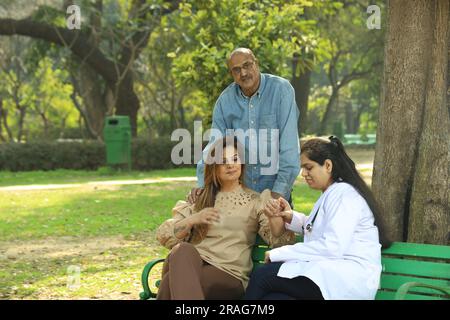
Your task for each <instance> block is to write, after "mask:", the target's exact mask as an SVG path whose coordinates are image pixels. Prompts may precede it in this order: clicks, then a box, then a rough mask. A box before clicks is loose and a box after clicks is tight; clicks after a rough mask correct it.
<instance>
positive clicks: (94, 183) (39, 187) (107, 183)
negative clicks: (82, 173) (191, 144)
mask: <svg viewBox="0 0 450 320" xmlns="http://www.w3.org/2000/svg"><path fill="white" fill-rule="evenodd" d="M178 181H186V182H191V181H197V177H177V178H158V179H142V180H111V181H92V182H85V183H72V184H42V185H40V184H33V185H27V186H11V187H0V192H1V191H30V190H49V189H67V188H79V187H83V186H119V185H128V184H151V183H161V182H178Z"/></svg>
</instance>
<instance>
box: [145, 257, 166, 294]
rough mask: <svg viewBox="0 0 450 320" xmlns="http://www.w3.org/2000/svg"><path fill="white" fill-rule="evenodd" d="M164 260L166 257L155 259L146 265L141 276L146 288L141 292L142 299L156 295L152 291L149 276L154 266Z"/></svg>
mask: <svg viewBox="0 0 450 320" xmlns="http://www.w3.org/2000/svg"><path fill="white" fill-rule="evenodd" d="M164 260H165V259H154V260H152V261H150V262H149V263H147V264H146V265H145V267H144V270H143V271H142V276H141V282H142V287H143V288H144V291H143V292H141V293H140V294H139V298H140V299H141V300H148V299H150V298H155V297H156V293H154V292H152V291H151V290H150V287H149V286H148V276H149V275H150V271H151V270H152V268H153V267H154V266H155V265H157V264H158V263H161V262H164Z"/></svg>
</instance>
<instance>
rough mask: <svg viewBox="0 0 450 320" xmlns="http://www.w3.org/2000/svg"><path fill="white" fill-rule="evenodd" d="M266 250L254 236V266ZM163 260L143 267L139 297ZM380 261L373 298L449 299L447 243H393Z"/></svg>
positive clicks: (146, 293)
mask: <svg viewBox="0 0 450 320" xmlns="http://www.w3.org/2000/svg"><path fill="white" fill-rule="evenodd" d="M298 239H299V238H298ZM300 240H301V239H300ZM268 249H269V247H268V246H267V244H266V243H264V241H263V240H262V239H261V238H260V237H259V236H258V237H257V240H256V244H255V247H254V248H253V251H252V260H253V264H254V268H257V267H258V266H259V265H261V264H263V263H264V252H266V251H267V250H268ZM163 261H164V259H155V260H153V261H151V262H149V263H148V264H147V265H146V266H145V267H144V270H143V272H142V278H141V280H142V286H143V288H144V291H143V292H141V293H140V295H139V296H140V299H141V300H147V299H150V298H155V297H156V293H154V292H152V291H151V290H150V287H149V283H148V279H149V275H150V271H151V269H152V268H153V267H154V266H155V265H157V264H158V263H162V262H163ZM382 264H383V271H382V274H381V283H380V288H379V289H378V292H377V295H376V300H449V299H450V246H441V245H431V244H418V243H405V242H394V243H393V244H392V246H391V247H390V248H389V249H385V250H382ZM159 283H160V280H156V282H155V287H159Z"/></svg>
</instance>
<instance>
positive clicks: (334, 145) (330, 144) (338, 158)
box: [301, 136, 392, 248]
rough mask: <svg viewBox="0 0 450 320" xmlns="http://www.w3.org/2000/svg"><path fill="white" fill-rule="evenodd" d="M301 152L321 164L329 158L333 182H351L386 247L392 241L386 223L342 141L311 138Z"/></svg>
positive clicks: (332, 138)
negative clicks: (369, 212)
mask: <svg viewBox="0 0 450 320" xmlns="http://www.w3.org/2000/svg"><path fill="white" fill-rule="evenodd" d="M301 153H302V154H304V155H305V156H307V157H308V158H309V159H310V160H312V161H314V162H317V163H318V164H320V165H321V166H323V164H324V163H325V160H326V159H329V160H331V162H332V163H333V169H332V172H331V178H332V179H333V181H334V182H338V183H339V182H346V183H348V184H351V185H352V186H353V187H354V188H355V189H356V190H357V191H358V193H359V194H360V195H361V196H362V197H363V198H364V199H365V200H366V202H367V204H368V205H369V208H370V210H372V213H373V216H374V219H375V225H376V226H377V228H378V235H379V240H380V243H381V245H382V247H383V248H388V247H389V246H390V245H391V243H392V242H391V241H390V240H389V238H388V236H387V232H386V225H385V223H384V221H383V217H382V215H381V210H380V207H379V206H378V204H377V201H376V200H375V197H374V196H373V193H372V191H371V190H370V188H369V186H368V185H367V184H366V183H365V182H364V180H363V179H362V178H361V176H360V174H359V172H358V170H356V166H355V162H353V160H352V159H350V157H349V156H348V155H347V153H346V152H345V149H344V145H343V144H342V142H341V141H340V140H339V139H338V138H337V137H335V136H330V137H329V138H328V139H323V138H311V139H308V140H306V141H305V142H303V144H302V147H301Z"/></svg>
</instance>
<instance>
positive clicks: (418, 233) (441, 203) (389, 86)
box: [372, 0, 450, 244]
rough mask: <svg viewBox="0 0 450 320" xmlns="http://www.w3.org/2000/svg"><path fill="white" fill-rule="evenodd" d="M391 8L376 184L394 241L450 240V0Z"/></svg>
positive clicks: (400, 0)
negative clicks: (449, 101)
mask: <svg viewBox="0 0 450 320" xmlns="http://www.w3.org/2000/svg"><path fill="white" fill-rule="evenodd" d="M387 13H388V18H387V20H388V21H387V33H386V45H385V62H384V74H383V77H384V80H383V85H382V93H381V105H380V112H379V120H378V128H377V145H376V151H375V162H374V172H373V179H372V185H373V191H374V193H375V195H376V197H377V198H378V199H380V206H381V209H382V211H383V212H384V215H385V219H386V222H387V224H388V227H389V229H390V237H391V239H392V240H394V241H409V242H419V243H435V244H449V234H450V233H449V222H450V221H449V219H450V215H449V212H450V203H449V192H448V190H449V177H450V171H449V170H450V169H449V168H450V140H449V138H448V137H449V136H450V113H449V108H448V105H447V102H446V98H447V96H446V90H447V76H448V74H447V73H448V69H447V64H448V42H449V40H448V39H449V37H448V32H449V24H448V19H449V2H448V0H420V1H419V0H418V1H409V0H396V1H389V3H388V10H387ZM412 17H414V18H412Z"/></svg>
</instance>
